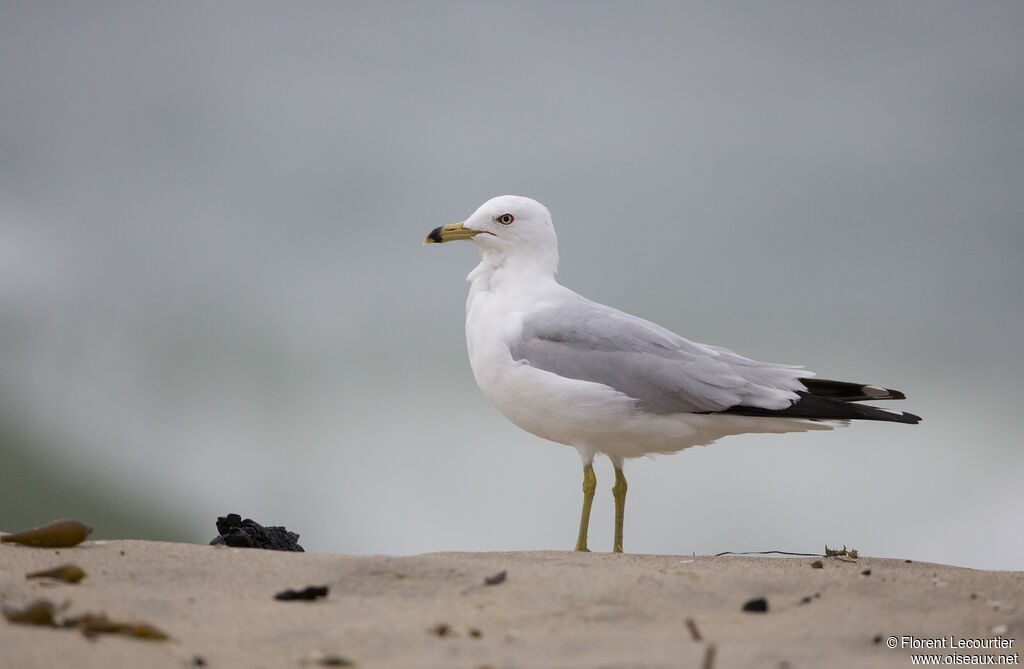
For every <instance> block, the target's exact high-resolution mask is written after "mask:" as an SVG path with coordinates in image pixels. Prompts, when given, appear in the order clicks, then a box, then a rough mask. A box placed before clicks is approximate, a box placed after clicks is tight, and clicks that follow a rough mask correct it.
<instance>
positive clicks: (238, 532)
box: [210, 513, 305, 553]
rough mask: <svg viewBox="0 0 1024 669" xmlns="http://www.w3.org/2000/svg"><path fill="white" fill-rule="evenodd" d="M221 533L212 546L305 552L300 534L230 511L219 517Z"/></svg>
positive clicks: (218, 525) (218, 522) (219, 530)
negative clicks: (262, 523) (222, 545)
mask: <svg viewBox="0 0 1024 669" xmlns="http://www.w3.org/2000/svg"><path fill="white" fill-rule="evenodd" d="M217 531H218V532H220V535H219V536H217V537H215V538H214V539H213V541H211V542H210V545H211V546H216V545H217V544H225V545H227V546H232V547H234V548H265V549H267V550H271V551H297V552H300V553H303V552H305V551H304V550H303V549H302V546H300V545H299V535H298V534H296V533H295V532H289V531H288V530H287V529H285V528H284V527H279V526H271V527H263V526H262V525H260V524H259V523H257V522H256V521H255V520H251V519H249V518H246V519H245V520H242V517H241V516H240V515H238V514H237V513H229V514H228V515H226V516H220V517H218V518H217Z"/></svg>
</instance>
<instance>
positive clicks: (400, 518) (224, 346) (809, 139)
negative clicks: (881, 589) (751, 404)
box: [0, 1, 1024, 569]
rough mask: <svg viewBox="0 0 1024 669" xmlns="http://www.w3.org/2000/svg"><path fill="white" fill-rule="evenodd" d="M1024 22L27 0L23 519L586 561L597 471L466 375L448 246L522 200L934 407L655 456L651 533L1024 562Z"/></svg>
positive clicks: (6, 133)
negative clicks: (529, 427) (590, 471)
mask: <svg viewBox="0 0 1024 669" xmlns="http://www.w3.org/2000/svg"><path fill="white" fill-rule="evenodd" d="M1022 35H1024V5H1022V4H1021V3H1019V2H1014V1H1008V2H986V3H962V2H900V3H888V2H864V3H841V4H840V3H836V4H832V5H826V4H825V3H805V2H792V3H785V2H779V3H753V2H751V3H717V2H709V3H695V4H690V3H675V2H673V3H665V4H661V3H654V2H651V3H624V2H623V3H598V2H578V3H576V2H561V3H521V2H508V3H471V2H465V3H452V2H430V3H413V2H408V3H369V2H366V3H326V2H308V3H302V4H294V3H288V4H282V3H250V2H244V3H243V2H219V3H190V2H174V3H170V2H165V3H159V2H155V3H154V2H145V3H137V2H120V3H119V2H92V3H79V2H65V3H60V2H55V3H37V2H5V3H4V4H3V6H2V9H0V83H2V85H0V346H2V355H0V529H2V530H4V531H14V530H17V529H22V528H24V527H27V526H31V525H36V524H40V523H43V522H47V521H50V520H53V519H55V518H58V517H74V518H78V519H81V520H83V521H86V522H89V523H90V524H91V525H93V526H94V527H96V532H95V534H94V535H93V536H94V537H95V538H100V539H103V538H148V539H161V540H183V541H194V542H207V541H209V540H210V538H211V537H213V536H214V535H215V534H216V531H215V528H214V520H215V519H216V517H217V516H218V515H224V514H226V513H229V512H238V513H240V514H242V515H243V516H249V517H252V518H254V519H256V520H258V521H260V522H262V523H264V524H284V525H287V526H288V527H289V528H290V529H292V530H295V531H297V532H299V533H300V534H301V535H302V539H301V543H302V544H303V545H304V546H305V547H306V549H307V550H311V551H320V552H339V553H356V554H372V553H388V554H412V553H421V552H428V551H454V550H460V551H461V550H467V551H493V550H533V549H569V548H571V547H572V546H573V544H574V541H575V533H576V529H577V524H578V521H579V515H578V514H579V504H580V498H581V493H580V481H581V471H580V463H579V459H578V456H577V455H576V452H575V451H574V450H573V449H571V448H568V447H566V446H561V445H557V444H551V443H548V442H545V441H543V440H541V439H539V438H537V437H534V436H532V435H529V434H527V433H525V432H522V431H520V430H519V429H518V428H516V427H514V426H513V425H512V424H510V423H508V422H507V421H506V420H505V419H504V418H503V417H502V416H501V415H500V414H499V413H498V412H497V411H496V410H494V409H493V408H491V407H490V405H489V404H488V403H487V402H486V400H485V399H484V398H483V397H482V395H481V394H480V393H479V391H478V389H477V387H476V384H475V382H474V380H473V377H472V374H471V372H470V369H469V363H468V361H467V358H466V352H465V341H464V335H463V317H464V305H465V297H466V291H467V285H466V284H465V283H464V281H463V280H464V277H465V275H466V274H467V273H468V272H469V271H470V270H471V269H472V268H473V267H474V265H475V264H476V262H477V257H478V256H477V254H476V251H475V248H474V247H473V246H472V245H471V244H449V245H445V246H435V247H426V248H424V247H422V246H421V242H422V240H423V237H424V235H425V234H426V233H427V232H428V231H429V230H430V229H431V228H434V227H436V226H438V225H442V224H445V223H450V222H453V221H457V220H462V219H463V218H465V217H466V216H468V215H469V214H470V213H471V212H472V211H473V210H474V209H475V208H476V207H477V206H478V205H479V204H480V203H481V202H483V201H484V200H486V199H488V198H490V197H492V196H494V195H499V194H504V193H513V194H519V195H528V196H531V197H534V198H536V199H538V200H540V201H541V202H543V203H545V204H546V205H547V206H548V207H549V209H550V210H551V211H552V213H553V215H554V218H555V223H556V227H557V230H558V233H559V237H560V242H561V246H560V250H561V258H562V264H561V271H560V274H559V277H560V280H561V281H562V282H563V283H564V284H566V285H567V286H569V287H571V288H573V289H575V290H577V291H578V292H580V293H582V294H584V295H586V296H588V297H590V298H592V299H595V300H598V301H601V302H605V303H608V304H611V305H613V306H616V307H619V308H622V309H624V310H627V311H630V312H632V313H635V314H637V315H640V316H643V317H645V318H648V319H651V320H653V321H656V322H658V323H660V324H662V325H664V326H666V327H668V328H670V329H672V330H675V331H676V332H679V333H680V334H682V335H684V336H686V337H688V338H690V339H693V340H696V341H702V342H707V343H713V344H718V345H722V346H727V347H729V348H732V349H734V350H736V351H737V352H739V353H742V354H744V355H747V356H750V357H754V358H758V359H762V360H769V361H775V362H787V363H799V364H804V365H806V366H808V367H809V368H810V369H813V370H815V371H817V372H818V373H819V375H821V376H823V377H825V378H836V379H844V380H852V381H862V382H870V383H876V384H881V385H887V386H891V387H895V388H899V389H901V390H903V391H905V392H906V393H907V394H908V396H909V397H910V399H909V400H908V401H906V402H903V403H900V405H899V408H903V409H907V410H910V411H913V412H915V413H919V414H921V415H922V416H924V422H923V423H922V424H921V425H919V426H916V427H911V426H905V425H893V424H877V423H869V424H857V425H855V426H853V427H851V428H849V429H845V430H838V431H835V432H831V433H812V434H794V435H751V436H740V437H732V438H728V439H725V440H722V441H721V442H719V443H717V444H714V445H712V446H708V447H698V448H693V449H690V450H687V451H684V452H682V453H679V454H676V455H672V456H665V457H657V458H650V459H640V460H634V461H630V462H629V463H628V464H627V476H628V477H629V481H630V496H629V503H628V505H627V512H626V513H627V518H626V549H627V550H628V551H630V552H636V553H673V554H691V553H697V554H708V553H717V552H719V551H725V550H731V551H756V550H773V549H777V550H789V551H805V552H813V551H821V550H822V548H823V546H824V545H825V544H828V545H830V546H838V545H842V544H846V545H847V546H849V547H851V548H857V549H858V550H859V551H860V552H861V553H862V554H867V555H875V556H883V557H898V558H904V557H905V558H912V559H915V560H929V561H937V562H944V563H949V564H954V565H961V566H968V567H976V568H995V569H1024V534H1022V533H1021V532H1020V531H1019V514H1020V511H1021V509H1022V508H1024V488H1022V486H1021V472H1022V471H1024V448H1022V443H1021V442H1022V439H1021V434H1022V430H1024V418H1022V412H1021V409H1020V407H1018V406H1017V404H1018V401H1017V399H1016V395H1017V388H1018V387H1019V386H1020V383H1021V378H1022V375H1024V362H1022V356H1021V335H1022V332H1024V297H1022V295H1024V293H1022V286H1024V262H1022V260H1021V256H1022V254H1024V196H1022V184H1024V123H1022V119H1024V66H1022V63H1024V40H1022V39H1021V36H1022ZM891 406H895V405H891ZM597 474H598V480H599V484H598V485H599V494H598V497H597V500H596V502H595V507H594V516H593V519H592V522H591V546H592V547H593V548H594V549H598V550H609V549H610V548H611V531H612V499H611V495H610V492H609V488H610V487H611V484H612V476H611V468H610V465H609V464H608V463H607V461H606V460H601V461H600V462H599V464H598V466H597Z"/></svg>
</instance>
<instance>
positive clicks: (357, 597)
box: [0, 540, 1024, 669]
mask: <svg viewBox="0 0 1024 669" xmlns="http://www.w3.org/2000/svg"><path fill="white" fill-rule="evenodd" d="M813 560H814V558H785V559H780V558H764V557H687V556H665V555H628V554H627V555H610V554H606V553H591V554H575V553H567V552H555V551H549V552H529V553H436V554H429V555H416V556H411V557H387V556H372V557H365V556H360V557H353V556H347V555H325V554H310V553H283V552H273V551H264V550H254V549H239V548H225V547H212V546H200V545H192V544H179V543H162V542H150V541H127V540H126V541H90V542H85V543H83V544H81V545H79V546H76V547H74V548H64V549H59V550H55V549H43V548H28V547H24V546H18V545H12V544H2V545H0V601H2V602H3V603H5V604H7V605H10V606H21V605H23V604H25V603H27V602H29V601H32V600H33V599H36V598H40V597H44V598H48V599H50V600H52V601H54V602H55V603H58V604H61V603H65V602H67V603H68V604H67V608H66V609H65V611H64V612H63V613H62V614H61V615H62V616H63V615H68V616H73V615H77V614H81V613H85V612H90V611H91V612H98V611H104V612H106V613H107V614H108V615H109V616H110V617H111V618H112V619H126V618H127V619H137V620H142V621H145V622H149V623H151V624H153V625H155V626H157V627H158V628H160V629H161V630H163V631H165V632H166V633H167V634H169V635H170V637H171V640H169V641H149V640H142V639H135V638H126V637H120V636H107V635H104V636H101V637H98V638H95V639H87V638H85V637H84V636H83V635H82V634H81V633H79V632H78V631H76V630H73V629H56V628H46V627H33V626H27V625H16V624H12V623H8V622H7V621H4V620H0V666H3V667H19V668H22V667H104V668H107V667H187V666H208V667H294V666H302V665H306V666H317V665H316V664H314V661H315V660H317V659H318V658H322V657H324V656H330V655H337V656H340V657H343V658H345V659H347V660H349V661H351V662H353V663H354V666H359V667H455V668H459V667H466V668H478V667H491V668H493V669H500V668H503V667H680V666H689V667H701V666H713V667H716V668H723V667H792V668H798V667H822V666H843V667H907V666H911V658H910V654H911V651H910V650H909V649H899V648H897V649H896V650H891V649H889V648H888V647H887V645H886V640H887V638H888V637H889V636H897V637H902V636H904V635H906V636H911V635H912V636H915V637H918V638H929V639H930V638H943V639H947V643H948V637H950V635H952V636H953V637H954V638H955V639H976V638H991V637H993V636H1001V637H1002V638H1004V639H1006V640H1007V641H1009V640H1010V639H1012V640H1013V641H1012V643H1013V646H1012V647H1011V648H1008V649H998V650H991V649H989V650H980V651H979V650H953V651H951V650H948V649H946V650H938V651H930V652H936V653H940V654H943V655H946V654H957V655H960V656H964V655H968V654H971V653H982V654H989V653H995V654H1005V653H1010V654H1011V655H1012V654H1013V653H1019V652H1020V643H1019V639H1021V637H1022V635H1024V634H1022V633H1024V572H986V571H975V570H971V569H963V568H956V567H947V566H942V565H936V564H928V563H920V562H907V561H904V560H898V559H881V558H865V557H862V558H859V559H858V560H856V562H843V561H839V560H836V559H824V560H823V568H821V569H815V568H812V567H811V563H812V562H813ZM68 562H72V563H75V564H77V565H79V566H81V567H82V568H83V569H85V571H86V572H87V574H88V576H87V577H86V578H85V579H84V580H83V581H81V582H80V583H78V584H73V585H72V584H64V583H60V584H57V583H52V582H45V581H42V580H39V579H32V580H27V579H26V578H25V574H26V573H28V572H32V571H35V570H39V569H44V568H49V567H53V566H57V565H60V564H64V563H68ZM867 569H870V574H869V575H864V574H862V572H864V571H865V570H867ZM501 571H506V572H507V578H506V579H505V580H504V581H503V582H501V583H499V584H496V585H485V584H484V579H485V578H486V577H488V576H493V575H494V574H497V573H498V572H501ZM307 585H327V586H329V587H330V594H329V596H328V597H327V598H325V599H319V600H317V601H313V602H306V601H292V602H284V601H277V600H275V599H274V594H275V593H277V592H279V591H281V590H284V589H286V588H302V587H305V586H307ZM760 596H763V597H765V598H766V599H767V601H768V608H769V610H768V611H767V612H766V613H748V612H745V611H743V610H742V607H743V604H744V603H745V602H747V601H748V600H750V599H751V598H754V597H760ZM687 619H692V620H693V623H694V625H693V627H695V629H696V632H697V633H698V634H699V636H700V638H699V639H697V638H695V635H694V633H693V631H691V626H690V625H688V624H687V622H686V621H687ZM1004 643H1005V642H1004ZM710 646H713V651H709V647H710ZM924 652H929V651H924ZM709 654H711V655H713V657H709ZM1017 657H1018V659H1019V657H1020V656H1019V655H1018V656H1017Z"/></svg>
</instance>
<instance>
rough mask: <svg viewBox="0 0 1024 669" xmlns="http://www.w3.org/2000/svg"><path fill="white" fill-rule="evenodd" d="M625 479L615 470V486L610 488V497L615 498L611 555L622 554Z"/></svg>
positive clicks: (617, 469) (619, 470)
mask: <svg viewBox="0 0 1024 669" xmlns="http://www.w3.org/2000/svg"><path fill="white" fill-rule="evenodd" d="M627 487H628V486H627V485H626V477H625V476H624V475H623V474H622V470H621V469H619V468H618V467H616V468H615V485H614V486H612V496H613V497H615V544H614V545H613V546H612V552H613V553H621V552H622V520H623V517H624V516H625V513H626V488H627Z"/></svg>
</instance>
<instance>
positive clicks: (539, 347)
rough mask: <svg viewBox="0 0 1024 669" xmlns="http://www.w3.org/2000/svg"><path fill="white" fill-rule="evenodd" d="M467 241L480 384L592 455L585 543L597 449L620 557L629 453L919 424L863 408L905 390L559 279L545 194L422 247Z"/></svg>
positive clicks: (525, 419) (501, 202) (504, 205)
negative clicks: (745, 346)
mask: <svg viewBox="0 0 1024 669" xmlns="http://www.w3.org/2000/svg"><path fill="white" fill-rule="evenodd" d="M461 239H468V240H471V241H472V242H474V243H475V244H476V246H477V248H478V249H479V250H480V255H481V261H480V264H479V265H477V267H476V268H475V269H474V270H473V271H472V272H470V273H469V276H468V277H466V280H467V281H468V282H469V284H470V288H469V297H468V299H467V301H466V344H467V348H468V350H469V362H470V365H471V366H472V368H473V376H474V377H475V378H476V382H477V385H479V386H480V390H481V391H483V394H484V395H485V396H486V397H487V399H488V400H489V401H490V402H491V404H493V405H494V406H495V407H496V408H497V409H498V411H500V412H501V413H502V414H504V415H505V417H506V418H508V419H509V420H510V421H512V422H513V423H514V424H516V425H518V426H519V427H521V428H522V429H524V430H526V431H527V432H531V433H533V434H535V435H537V436H539V437H542V438H544V439H549V440H551V441H554V442H557V443H560V444H566V445H568V446H572V447H573V448H575V449H576V450H577V452H578V453H579V455H580V459H581V460H582V461H583V509H582V512H581V514H580V529H579V534H578V537H577V540H576V548H575V550H577V551H587V550H588V548H587V531H588V529H589V526H590V508H591V505H592V503H593V500H594V493H595V490H596V488H597V477H596V476H595V475H594V467H593V461H594V456H595V455H596V454H598V453H601V454H604V455H605V456H607V457H608V458H609V459H610V460H611V462H612V466H613V467H614V470H615V485H614V486H613V487H612V495H613V497H614V499H615V535H614V540H613V546H612V551H613V552H615V553H621V552H622V525H623V518H624V514H625V504H626V488H627V485H626V477H625V475H624V474H623V471H622V468H623V462H624V460H626V459H627V458H636V457H640V456H643V455H650V454H655V453H674V452H677V451H680V450H682V449H684V448H689V447H690V446H698V445H704V444H710V443H712V442H714V441H716V440H718V439H720V438H722V437H725V436H729V435H736V434H744V433H751V432H761V433H785V432H806V431H809V430H830V429H832V428H833V427H836V426H841V425H845V424H846V423H847V422H848V421H850V420H858V419H860V420H876V421H892V422H897V423H908V424H915V423H918V422H920V420H921V419H920V417H919V416H915V415H913V414H910V413H902V412H899V411H891V410H888V409H882V408H879V407H873V406H869V405H864V404H858V402H860V401H863V400H898V399H905V395H904V394H903V393H901V392H899V391H897V390H891V389H889V388H883V387H881V386H876V385H870V384H862V383H850V382H844V381H829V380H825V379H817V378H813V377H814V376H815V375H814V373H813V372H810V371H807V370H805V369H803V368H801V367H798V366H794V365H780V364H774V363H766V362H757V361H756V360H751V359H750V358H745V357H743V356H741V355H738V354H736V353H733V352H732V351H730V350H729V349H727V348H722V347H721V346H710V345H707V344H698V343H696V342H692V341H689V340H687V339H684V338H683V337H681V336H679V335H677V334H675V333H673V332H671V331H669V330H666V329H665V328H663V327H661V326H659V325H655V324H654V323H651V322H649V321H646V320H644V319H642V318H638V317H636V316H631V315H630V314H627V313H624V312H622V311H619V310H618V309H614V308H612V307H609V306H605V305H603V304H598V303H597V302H593V301H591V300H588V299H586V298H585V297H582V296H581V295H579V294H577V293H574V292H573V291H571V290H569V289H568V288H566V287H564V286H562V285H561V284H559V283H558V282H557V281H556V280H555V273H556V272H557V269H558V239H557V237H556V236H555V228H554V225H553V223H552V221H551V214H550V212H548V210H547V208H546V207H545V206H544V205H542V204H541V203H539V202H537V201H536V200H532V199H530V198H526V197H520V196H516V195H503V196H500V197H496V198H493V199H491V200H488V201H487V202H485V203H484V204H482V205H481V206H480V207H479V208H478V209H477V210H476V211H475V212H473V214H472V215H471V216H470V217H469V218H468V219H466V220H465V221H463V222H461V223H453V224H450V225H445V226H441V227H438V228H435V229H434V230H432V231H431V232H430V234H428V235H427V237H426V239H424V241H423V243H424V244H431V243H443V242H450V241H455V240H461Z"/></svg>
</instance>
